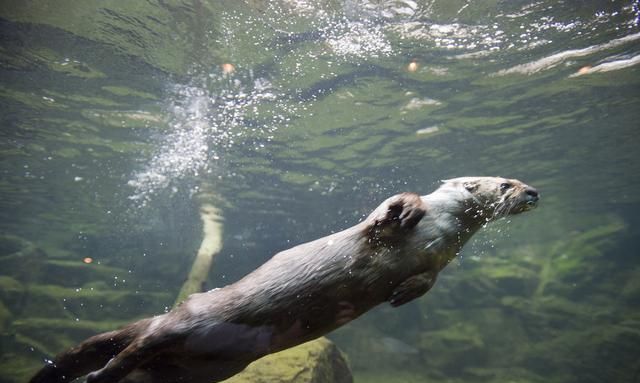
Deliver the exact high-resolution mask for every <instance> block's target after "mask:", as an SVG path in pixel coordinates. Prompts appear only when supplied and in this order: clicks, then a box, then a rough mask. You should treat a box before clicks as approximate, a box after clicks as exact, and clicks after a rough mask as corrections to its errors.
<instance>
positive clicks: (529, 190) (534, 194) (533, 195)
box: [524, 185, 540, 208]
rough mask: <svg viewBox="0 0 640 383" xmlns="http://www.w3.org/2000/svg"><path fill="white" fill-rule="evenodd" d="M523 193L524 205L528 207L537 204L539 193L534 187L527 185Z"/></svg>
mask: <svg viewBox="0 0 640 383" xmlns="http://www.w3.org/2000/svg"><path fill="white" fill-rule="evenodd" d="M524 194H525V195H526V205H527V207H528V208H534V207H536V206H537V205H538V200H539V199H540V193H539V192H538V190H537V189H536V188H534V187H531V186H528V185H527V186H526V187H525V188H524Z"/></svg>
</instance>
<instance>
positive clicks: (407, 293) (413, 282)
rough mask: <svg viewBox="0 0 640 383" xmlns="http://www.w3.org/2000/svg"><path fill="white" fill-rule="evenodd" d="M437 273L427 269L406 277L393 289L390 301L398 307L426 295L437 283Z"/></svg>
mask: <svg viewBox="0 0 640 383" xmlns="http://www.w3.org/2000/svg"><path fill="white" fill-rule="evenodd" d="M437 275H438V274H437V273H435V272H431V271H427V272H424V273H421V274H416V275H414V276H412V277H409V278H407V279H405V280H404V281H403V282H402V283H400V284H399V285H398V286H397V287H396V288H395V289H394V290H393V292H392V293H391V297H389V303H390V304H391V306H393V307H398V306H401V305H403V304H405V303H408V302H410V301H412V300H414V299H416V298H418V297H420V296H422V295H424V294H425V293H426V292H427V291H429V290H430V289H431V287H433V285H434V284H435V283H436V277H437Z"/></svg>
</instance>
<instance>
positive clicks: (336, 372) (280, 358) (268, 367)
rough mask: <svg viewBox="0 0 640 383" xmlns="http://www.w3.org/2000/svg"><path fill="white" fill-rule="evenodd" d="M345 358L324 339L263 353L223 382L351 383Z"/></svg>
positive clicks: (331, 343) (351, 378) (351, 379)
mask: <svg viewBox="0 0 640 383" xmlns="http://www.w3.org/2000/svg"><path fill="white" fill-rule="evenodd" d="M352 382H353V377H352V376H351V370H350V369H349V366H348V364H347V361H346V359H345V357H344V355H343V354H342V352H340V350H339V349H338V347H337V346H336V345H335V344H333V342H331V341H330V340H328V339H327V338H319V339H316V340H314V341H311V342H307V343H304V344H301V345H300V346H297V347H294V348H291V349H288V350H284V351H281V352H278V353H275V354H271V355H268V356H265V357H264V358H261V359H258V360H257V361H255V362H253V363H251V364H250V365H249V366H248V367H247V368H246V369H245V370H244V371H242V372H241V373H239V374H238V375H236V376H233V377H231V378H229V379H227V380H225V381H224V383H352Z"/></svg>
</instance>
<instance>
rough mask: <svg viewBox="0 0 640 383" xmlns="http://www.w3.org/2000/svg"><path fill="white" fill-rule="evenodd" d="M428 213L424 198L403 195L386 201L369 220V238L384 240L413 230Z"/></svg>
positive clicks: (415, 195)
mask: <svg viewBox="0 0 640 383" xmlns="http://www.w3.org/2000/svg"><path fill="white" fill-rule="evenodd" d="M426 212H427V207H426V206H425V204H424V202H423V201H422V198H420V196H419V195H418V194H415V193H401V194H397V195H394V196H393V197H391V198H389V199H387V200H386V201H384V202H383V203H382V204H381V205H380V206H379V207H378V208H377V209H376V210H375V211H374V212H373V213H371V215H370V216H369V218H368V221H369V226H368V231H369V233H368V234H369V237H370V238H371V239H373V240H376V241H377V240H384V239H391V238H394V237H397V236H398V235H399V234H402V233H404V232H407V231H409V230H411V229H413V228H414V227H415V226H416V225H417V224H418V222H420V220H421V219H422V217H424V215H425V214H426Z"/></svg>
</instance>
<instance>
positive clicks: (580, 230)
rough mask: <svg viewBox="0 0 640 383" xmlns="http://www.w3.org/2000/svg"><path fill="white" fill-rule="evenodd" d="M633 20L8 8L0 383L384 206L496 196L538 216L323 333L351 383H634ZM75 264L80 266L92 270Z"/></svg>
mask: <svg viewBox="0 0 640 383" xmlns="http://www.w3.org/2000/svg"><path fill="white" fill-rule="evenodd" d="M639 17H640V10H639V4H638V2H637V1H586V2H580V3H579V4H578V3H575V2H564V3H559V2H555V1H511V2H494V1H477V2H468V1H411V0H398V1H391V0H390V1H379V2H377V1H370V2H367V1H321V2H311V1H309V2H307V1H293V0H288V1H284V0H283V1H274V2H261V1H247V2H235V1H217V2H206V1H198V0H193V1H185V2H170V3H168V2H163V1H159V2H153V1H151V2H145V3H142V2H131V3H122V2H117V1H114V2H109V1H107V2H105V1H100V2H94V1H83V2H72V1H60V2H56V4H44V3H40V2H25V1H5V2H3V3H2V4H1V5H0V31H1V33H0V36H1V38H2V44H1V46H0V63H1V64H0V71H1V72H0V73H1V77H0V78H1V80H0V97H1V98H2V103H1V105H0V119H1V122H2V129H1V130H0V134H1V135H2V141H1V145H2V146H1V151H2V157H1V161H2V165H1V167H0V171H1V173H0V174H1V179H0V192H1V196H2V198H1V199H0V228H1V230H2V243H1V244H0V250H1V252H0V283H1V285H0V289H1V290H0V291H1V294H0V298H1V304H0V330H1V332H2V338H1V341H2V342H1V349H2V353H1V356H0V381H3V382H4V381H6V382H17V381H24V379H25V376H28V375H29V374H30V373H31V372H32V371H34V369H36V368H37V367H38V366H39V365H40V364H41V363H42V360H43V359H44V358H45V357H47V356H51V355H52V354H54V353H56V352H58V351H60V350H61V349H62V348H64V347H67V346H68V345H70V344H71V343H73V342H75V341H78V340H80V339H82V338H84V337H86V336H89V335H91V334H94V333H95V332H97V331H101V330H105V329H111V328H114V327H115V326H117V325H118V324H121V323H124V322H128V321H130V320H132V319H134V318H138V317H141V316H147V315H152V314H154V313H158V312H162V311H163V310H165V309H166V308H168V307H170V306H171V305H172V303H173V299H175V294H176V293H177V291H178V289H179V287H180V285H181V283H182V281H183V280H184V278H185V275H186V273H187V271H188V270H189V267H190V264H191V261H192V258H193V254H194V253H195V250H196V248H197V246H198V244H199V241H200V235H201V231H200V230H201V229H200V221H199V217H198V204H199V199H198V196H199V195H201V194H202V192H203V191H207V192H210V191H213V192H214V193H215V195H216V196H217V197H216V198H215V201H214V202H215V203H216V204H217V205H218V206H219V207H221V208H222V210H223V215H224V218H225V228H224V249H223V251H222V253H221V254H220V255H219V257H218V258H217V259H216V261H215V265H214V269H213V270H212V274H211V277H210V280H209V285H208V287H215V286H221V285H224V284H227V283H231V282H233V281H235V280H237V279H238V278H239V277H241V276H242V275H245V274H246V273H248V272H249V271H251V270H252V269H254V268H255V267H257V266H258V265H260V264H261V263H263V262H264V261H265V260H266V259H268V258H269V257H270V256H271V255H272V254H274V253H275V252H277V251H279V250H282V249H285V248H288V247H291V246H292V245H294V244H298V243H300V242H303V241H306V240H311V239H315V238H317V237H320V236H324V235H326V234H328V233H331V232H334V231H338V230H341V229H343V228H346V227H348V226H350V225H352V224H354V223H356V222H358V220H359V219H361V218H362V217H363V216H364V215H366V214H368V213H369V211H370V210H371V209H373V208H374V207H375V206H377V204H378V203H379V202H380V201H382V200H384V199H385V198H386V197H387V196H389V195H392V194H394V193H397V192H400V191H406V190H410V191H416V192H419V193H422V194H426V193H429V192H431V191H432V190H433V189H435V188H436V187H437V185H438V182H439V180H440V179H445V178H451V177H454V176H461V175H503V176H507V177H514V178H519V179H521V180H524V181H525V182H527V183H530V184H531V185H534V186H536V187H537V188H538V189H540V190H541V193H542V203H541V206H540V208H539V209H538V210H536V211H534V212H532V213H530V214H527V215H526V216H521V217H517V218H514V219H513V220H512V221H511V222H506V221H502V222H499V223H496V224H495V225H494V226H493V227H491V228H489V229H488V230H486V231H485V232H484V233H483V234H482V235H480V236H479V237H478V238H477V239H476V240H474V241H473V243H472V244H470V245H469V246H468V247H467V248H466V249H465V251H464V253H463V254H462V256H461V259H460V261H459V262H458V263H457V264H455V265H451V266H449V268H448V269H447V270H446V271H445V272H444V274H443V275H442V277H441V278H440V279H439V281H438V284H437V286H436V287H435V288H434V290H433V291H432V292H430V293H429V294H427V296H426V297H424V298H422V299H421V300H419V301H418V302H413V303H412V304H410V305H407V306H406V307H401V308H399V309H392V308H390V307H380V308H378V309H376V310H374V312H372V313H369V314H368V315H366V316H365V317H363V318H360V319H358V320H357V321H355V322H354V323H351V324H349V325H348V326H346V327H345V328H343V329H340V330H339V331H337V332H336V333H334V334H333V335H332V336H331V338H332V339H333V340H335V341H336V342H337V343H338V345H339V346H340V347H341V348H342V349H343V350H345V351H346V352H347V354H348V356H349V358H350V361H351V365H352V367H353V369H354V372H355V377H356V381H357V382H378V381H385V382H389V381H394V379H395V381H399V382H423V381H430V380H433V381H442V382H445V381H446V382H469V381H478V382H494V381H495V382H504V381H522V382H525V381H526V382H537V381H540V382H542V381H544V382H550V381H551V382H556V381H557V382H578V381H579V382H589V381H593V382H603V381H610V382H614V381H620V382H622V381H625V382H628V381H640V364H639V363H638V360H640V346H638V345H640V311H638V307H639V306H638V305H639V304H640V283H639V282H638V281H639V280H640V266H639V263H638V260H637V256H636V255H637V248H638V244H639V243H638V238H640V237H639V234H640V233H639V232H638V229H637V227H638V223H640V222H639V221H638V218H637V217H638V216H639V214H640V208H639V202H640V198H639V197H638V195H639V194H638V192H637V191H638V190H640V177H639V176H638V174H640V172H639V169H640V166H639V165H640V156H639V155H638V149H637V148H638V144H639V142H640V140H639V138H640V131H639V130H638V128H639V126H638V122H637V121H638V117H639V112H638V110H640V95H639V90H640V88H639V85H640V72H639V69H638V68H639V66H638V64H639V63H640V59H639V57H640V49H639V48H638V47H640V45H639V44H640V26H639V23H640V19H639ZM86 258H90V261H91V262H90V263H85V262H88V261H87V260H85V259H86Z"/></svg>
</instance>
